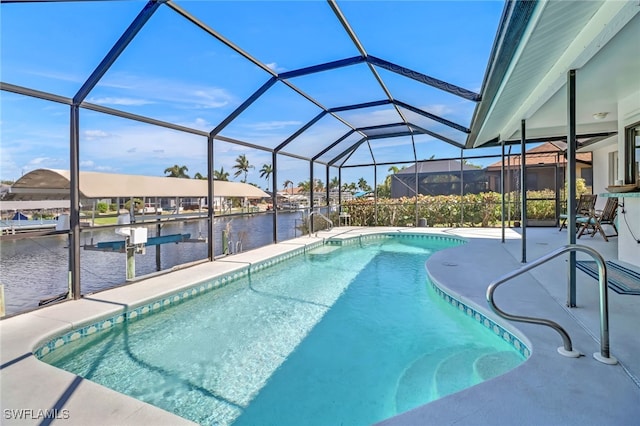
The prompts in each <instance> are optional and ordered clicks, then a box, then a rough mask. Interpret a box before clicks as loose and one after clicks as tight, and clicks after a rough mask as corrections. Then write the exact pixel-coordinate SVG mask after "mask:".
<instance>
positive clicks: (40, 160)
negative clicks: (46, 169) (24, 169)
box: [28, 157, 53, 166]
mask: <svg viewBox="0 0 640 426" xmlns="http://www.w3.org/2000/svg"><path fill="white" fill-rule="evenodd" d="M52 160H53V158H49V157H36V158H32V159H31V160H30V161H29V163H28V165H29V166H39V165H41V164H46V163H49V162H51V161H52Z"/></svg>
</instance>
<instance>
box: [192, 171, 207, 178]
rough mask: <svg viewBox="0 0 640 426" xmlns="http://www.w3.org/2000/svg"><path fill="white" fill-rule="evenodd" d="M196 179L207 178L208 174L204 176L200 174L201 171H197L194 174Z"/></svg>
mask: <svg viewBox="0 0 640 426" xmlns="http://www.w3.org/2000/svg"><path fill="white" fill-rule="evenodd" d="M193 178H194V179H200V180H205V179H206V178H207V177H206V176H202V174H200V172H196V174H195V175H193Z"/></svg>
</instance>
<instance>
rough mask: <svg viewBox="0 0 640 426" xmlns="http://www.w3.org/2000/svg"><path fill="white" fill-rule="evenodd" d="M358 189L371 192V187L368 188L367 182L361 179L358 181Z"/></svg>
mask: <svg viewBox="0 0 640 426" xmlns="http://www.w3.org/2000/svg"><path fill="white" fill-rule="evenodd" d="M358 188H359V189H360V190H361V191H371V187H370V186H369V184H368V183H367V181H366V180H365V179H364V178H363V177H361V178H360V179H358Z"/></svg>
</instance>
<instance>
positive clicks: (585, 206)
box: [558, 194, 598, 231]
mask: <svg viewBox="0 0 640 426" xmlns="http://www.w3.org/2000/svg"><path fill="white" fill-rule="evenodd" d="M597 198H598V195H597V194H582V195H581V196H580V199H579V200H578V204H577V205H576V226H579V224H578V223H577V222H578V219H581V218H582V219H583V218H587V217H589V215H590V212H591V211H592V210H593V209H594V208H595V206H596V199H597ZM568 218H569V217H568V215H567V214H565V213H563V214H561V215H560V229H558V231H562V228H566V227H567V219H568ZM578 229H579V228H576V231H577V230H578Z"/></svg>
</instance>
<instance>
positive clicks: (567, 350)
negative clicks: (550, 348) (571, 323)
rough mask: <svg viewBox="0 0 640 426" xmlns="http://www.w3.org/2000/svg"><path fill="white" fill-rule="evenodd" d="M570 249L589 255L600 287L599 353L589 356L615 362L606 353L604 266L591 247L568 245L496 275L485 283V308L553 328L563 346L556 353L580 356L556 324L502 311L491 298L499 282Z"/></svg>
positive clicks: (599, 256) (607, 342) (607, 329)
mask: <svg viewBox="0 0 640 426" xmlns="http://www.w3.org/2000/svg"><path fill="white" fill-rule="evenodd" d="M572 251H582V252H584V253H587V254H589V255H590V256H591V257H593V259H594V260H595V261H596V263H597V265H598V284H599V289H600V353H598V352H596V353H594V354H593V357H594V358H595V359H596V360H598V361H600V362H603V363H605V364H616V363H617V362H618V361H617V360H616V359H615V358H614V357H612V356H611V355H610V353H609V305H608V294H607V266H606V264H605V261H604V259H603V258H602V256H601V255H600V253H598V252H597V251H595V250H594V249H592V248H591V247H587V246H583V245H579V244H568V245H565V246H563V247H560V248H558V249H556V250H554V251H552V252H551V253H548V254H546V255H544V256H542V257H540V258H539V259H536V260H534V261H533V262H531V263H529V264H527V265H524V266H522V267H521V268H518V269H516V270H515V271H511V272H509V273H508V274H505V275H504V276H502V277H501V278H498V279H497V280H496V281H493V282H492V283H491V284H489V287H487V302H488V303H489V307H490V308H491V309H492V310H493V311H494V312H495V313H496V314H498V315H500V316H501V317H503V318H506V319H508V320H511V321H519V322H525V323H530V324H540V325H546V326H548V327H551V328H553V329H554V330H556V331H557V332H558V333H559V334H560V336H562V341H563V347H559V348H558V352H559V353H560V354H562V355H564V356H568V357H573V358H576V357H578V356H580V353H579V352H577V351H575V350H573V347H572V345H571V338H570V337H569V334H568V333H567V332H566V331H565V330H564V329H563V328H562V327H561V326H560V325H559V324H558V323H556V322H553V321H551V320H547V319H544V318H535V317H526V316H520V315H513V314H509V313H506V312H504V311H503V310H501V309H500V308H498V307H497V306H496V304H495V301H494V298H493V294H494V292H495V291H496V289H497V288H498V286H500V285H501V284H504V283H505V282H507V281H509V280H510V279H512V278H515V277H517V276H519V275H521V274H524V273H525V272H528V271H530V270H531V269H533V268H535V267H537V266H539V265H542V264H543V263H546V262H548V261H550V260H552V259H555V258H556V257H558V256H560V255H562V254H564V253H567V252H572Z"/></svg>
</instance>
